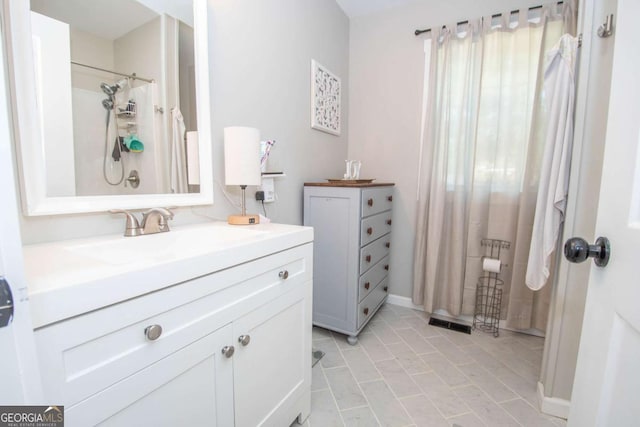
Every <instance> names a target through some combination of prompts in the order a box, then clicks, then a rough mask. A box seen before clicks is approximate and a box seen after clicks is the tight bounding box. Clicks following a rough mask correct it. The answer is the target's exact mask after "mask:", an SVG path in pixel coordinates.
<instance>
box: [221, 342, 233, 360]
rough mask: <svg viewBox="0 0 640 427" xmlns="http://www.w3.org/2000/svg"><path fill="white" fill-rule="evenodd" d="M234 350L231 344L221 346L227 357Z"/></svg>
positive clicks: (231, 354)
mask: <svg viewBox="0 0 640 427" xmlns="http://www.w3.org/2000/svg"><path fill="white" fill-rule="evenodd" d="M235 351H236V349H235V348H234V347H233V346H232V345H225V346H224V347H222V354H223V355H224V356H225V357H226V358H227V359H228V358H230V357H231V356H233V353H235Z"/></svg>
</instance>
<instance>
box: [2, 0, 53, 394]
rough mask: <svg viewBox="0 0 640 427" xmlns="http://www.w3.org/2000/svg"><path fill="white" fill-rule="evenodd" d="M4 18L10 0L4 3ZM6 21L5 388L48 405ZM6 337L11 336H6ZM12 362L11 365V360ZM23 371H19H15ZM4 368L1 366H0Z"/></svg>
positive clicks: (4, 166)
mask: <svg viewBox="0 0 640 427" xmlns="http://www.w3.org/2000/svg"><path fill="white" fill-rule="evenodd" d="M1 5H2V10H0V14H2V18H3V19H4V16H5V13H6V2H5V1H3V2H2V4H1ZM4 31H6V26H4V25H3V33H2V35H1V36H2V40H1V43H0V194H2V195H3V197H2V203H0V273H1V274H2V275H3V276H4V277H5V278H6V280H7V282H8V283H9V286H10V288H11V291H12V293H13V304H14V314H13V322H12V323H11V324H10V325H8V326H7V327H6V328H3V329H2V336H1V337H2V339H3V341H4V342H2V344H1V345H2V348H3V350H2V353H3V354H1V355H0V362H2V365H3V366H2V369H3V370H5V369H6V370H7V371H5V373H6V375H2V379H3V384H2V387H3V388H4V389H5V390H10V391H9V393H7V395H6V396H4V399H3V400H5V399H6V400H9V401H6V400H5V401H3V402H0V404H2V405H8V404H13V405H25V404H31V405H32V404H46V402H43V396H42V386H41V382H40V371H39V368H38V362H37V355H36V346H35V340H34V333H33V327H32V322H31V313H30V311H29V295H28V288H27V281H26V277H25V271H24V262H23V255H22V239H21V236H20V219H19V215H20V210H19V206H18V194H17V190H16V189H17V188H18V187H17V180H16V178H15V177H16V174H15V164H14V159H15V151H14V148H15V144H14V137H15V135H14V132H13V130H14V128H13V118H12V114H11V111H12V110H11V105H12V103H11V96H10V86H9V84H8V81H9V79H8V71H7V70H8V64H7V55H6V52H7V38H6V36H5V34H4ZM5 340H6V341H5ZM5 363H6V364H5ZM16 370H17V375H12V374H15V373H16ZM0 372H1V371H0Z"/></svg>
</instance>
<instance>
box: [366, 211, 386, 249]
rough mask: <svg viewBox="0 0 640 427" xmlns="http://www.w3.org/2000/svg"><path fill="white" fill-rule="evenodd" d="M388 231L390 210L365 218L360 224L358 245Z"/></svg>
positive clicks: (371, 240) (369, 241) (367, 242)
mask: <svg viewBox="0 0 640 427" xmlns="http://www.w3.org/2000/svg"><path fill="white" fill-rule="evenodd" d="M390 231H391V211H386V212H382V213H379V214H377V215H374V216H370V217H369V218H365V219H363V220H362V223H361V225H360V246H365V245H368V244H369V243H371V242H373V241H374V240H376V239H378V238H379V237H381V236H383V235H385V234H387V233H388V232H390Z"/></svg>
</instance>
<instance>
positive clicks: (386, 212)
mask: <svg viewBox="0 0 640 427" xmlns="http://www.w3.org/2000/svg"><path fill="white" fill-rule="evenodd" d="M392 204H393V184H349V183H305V187H304V225H307V226H312V227H313V228H314V266H315V268H314V273H313V283H314V291H313V323H314V324H315V325H317V326H321V327H323V328H327V329H331V330H334V331H337V332H341V333H343V334H346V335H348V338H347V339H348V341H349V342H350V343H351V344H355V342H356V340H357V335H358V334H359V333H360V331H361V330H362V328H364V327H365V325H366V324H367V322H368V321H369V320H370V319H371V317H372V316H373V315H374V314H375V312H376V311H377V310H378V308H380V306H381V305H382V303H383V302H384V300H385V299H386V297H387V294H388V273H389V256H390V251H391V212H392V210H391V207H392Z"/></svg>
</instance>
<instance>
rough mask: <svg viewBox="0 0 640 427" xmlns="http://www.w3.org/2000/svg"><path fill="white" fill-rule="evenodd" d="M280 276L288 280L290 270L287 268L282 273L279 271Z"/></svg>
mask: <svg viewBox="0 0 640 427" xmlns="http://www.w3.org/2000/svg"><path fill="white" fill-rule="evenodd" d="M278 277H279V278H281V279H284V280H287V279H288V278H289V272H288V271H287V270H282V271H281V272H280V273H278Z"/></svg>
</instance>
